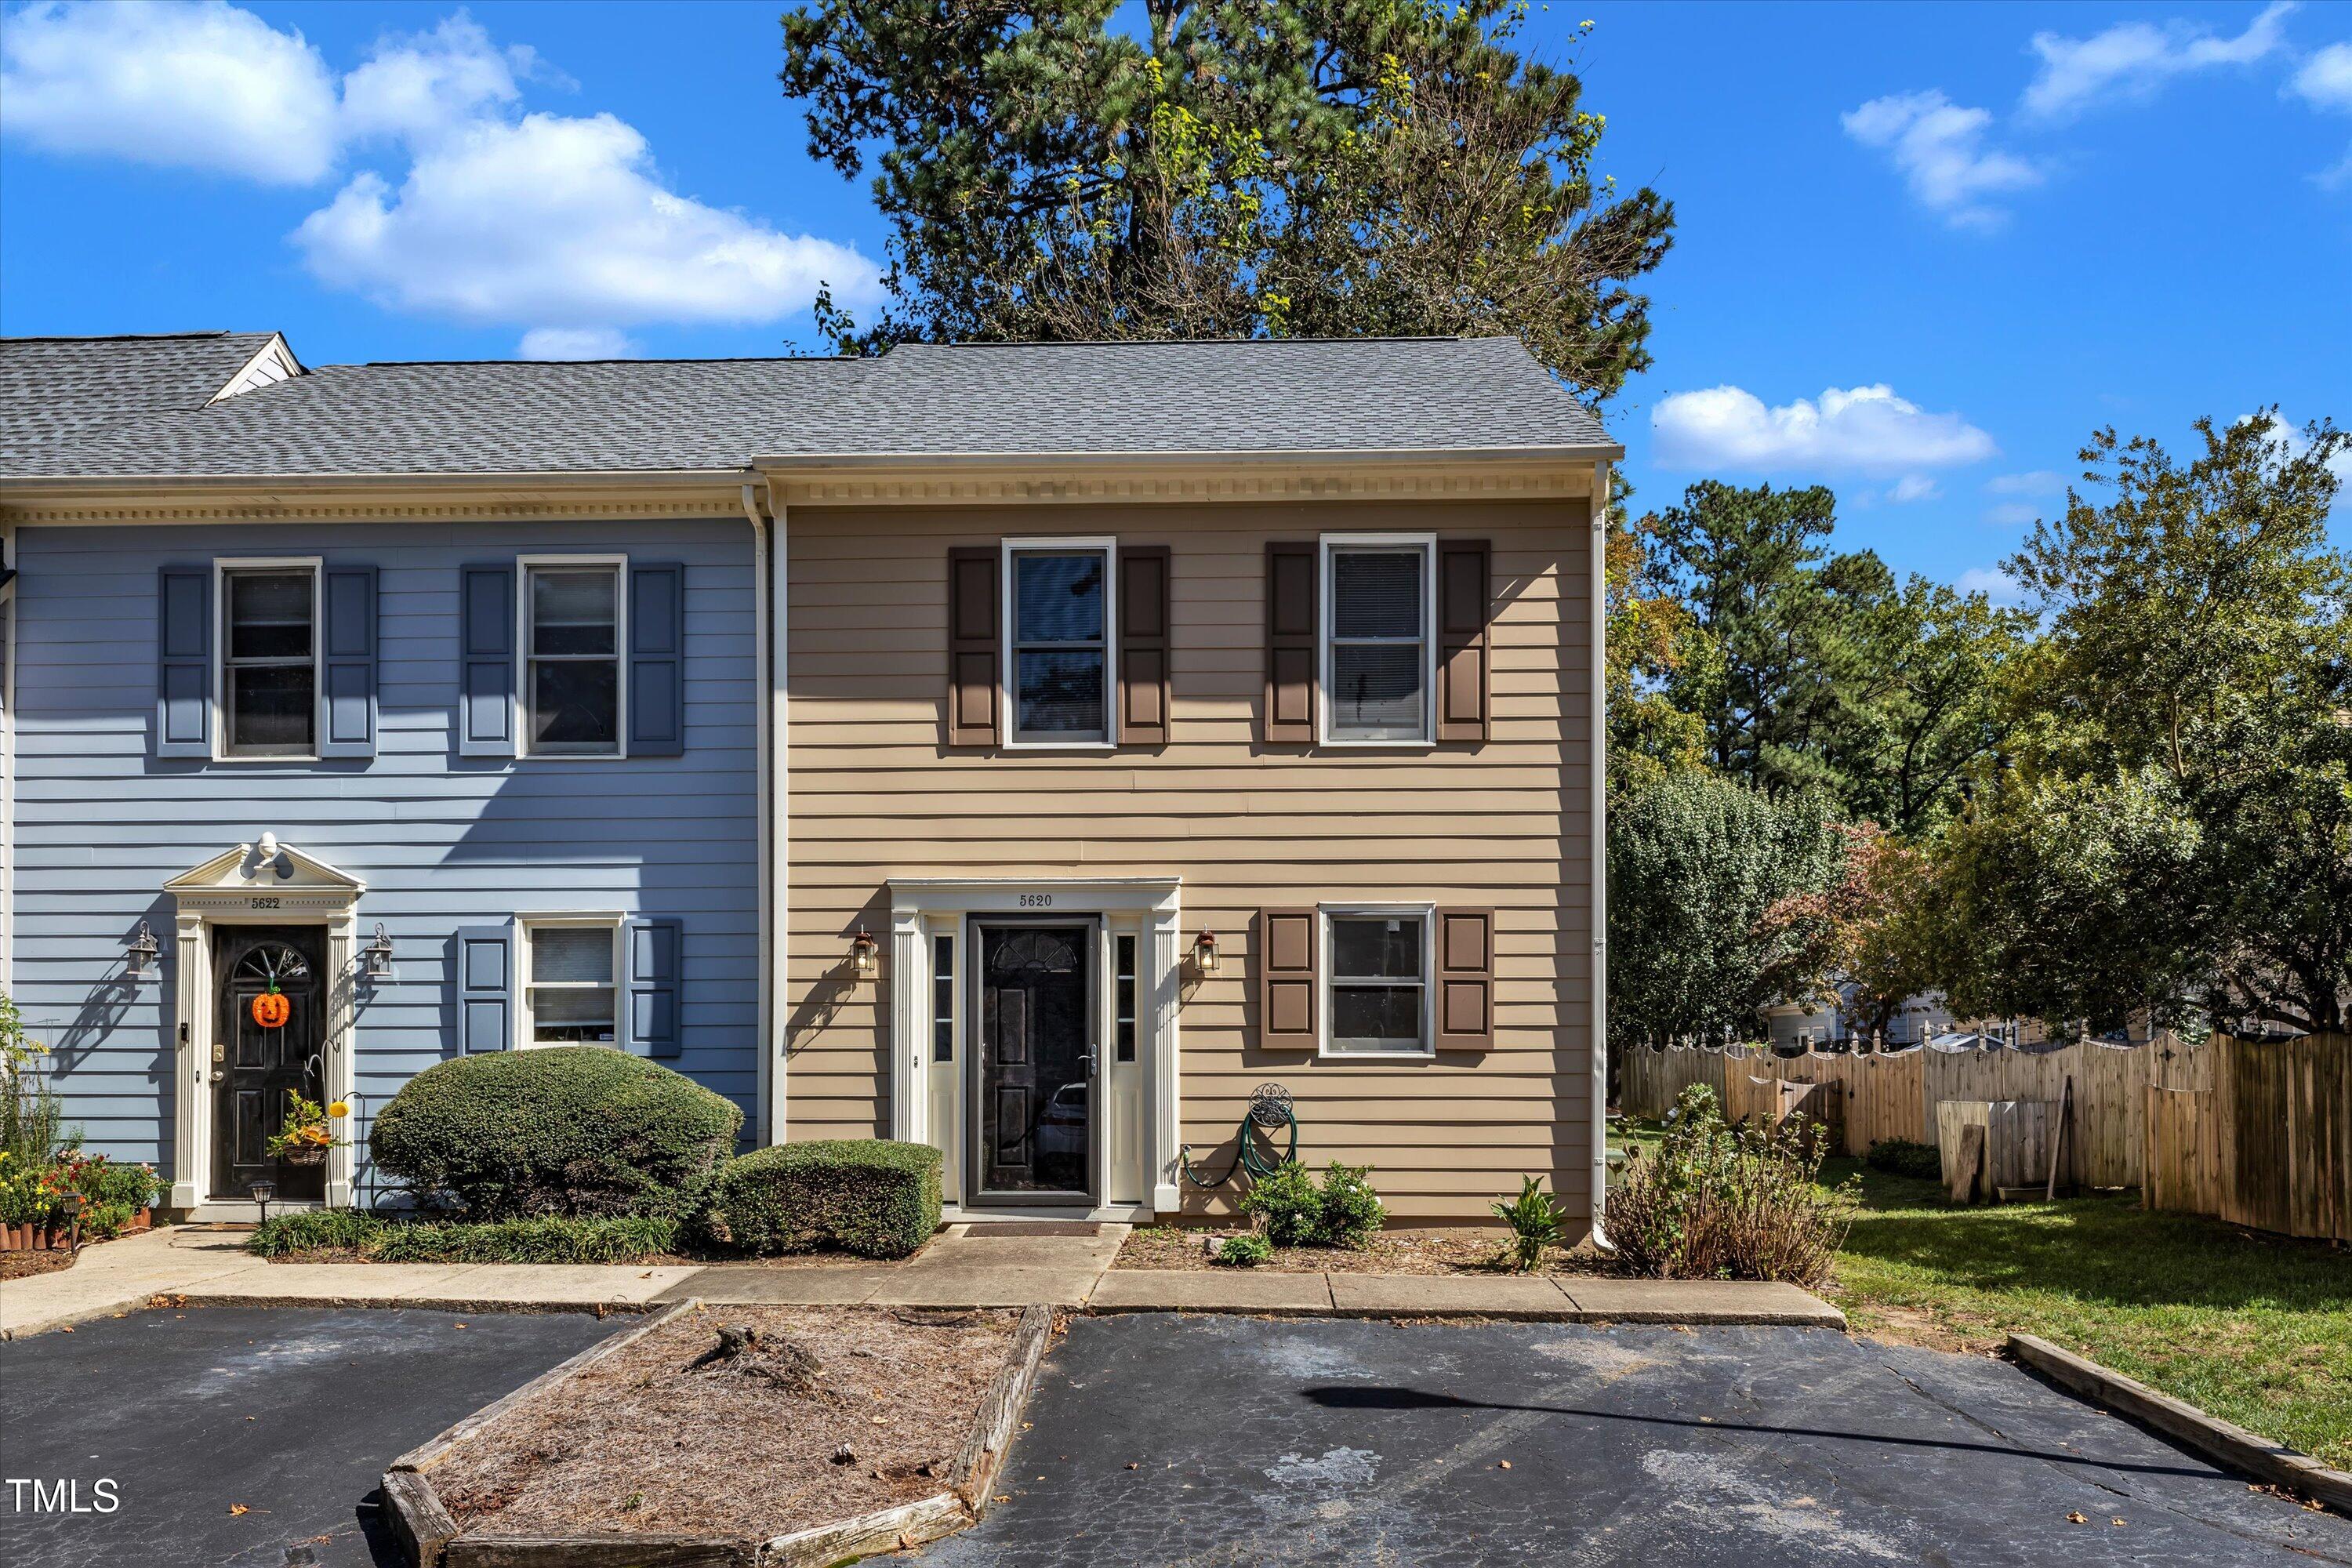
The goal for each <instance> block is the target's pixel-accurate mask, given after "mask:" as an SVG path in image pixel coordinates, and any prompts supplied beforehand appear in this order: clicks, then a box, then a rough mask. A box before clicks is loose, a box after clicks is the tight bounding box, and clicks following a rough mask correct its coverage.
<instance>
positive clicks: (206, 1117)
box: [171, 913, 213, 1209]
mask: <svg viewBox="0 0 2352 1568" xmlns="http://www.w3.org/2000/svg"><path fill="white" fill-rule="evenodd" d="M174 923H175V925H176V927H177V929H178V937H179V940H178V942H177V943H176V952H175V954H174V957H173V964H172V970H173V984H172V1010H173V1014H174V1015H175V1016H176V1017H177V1020H178V1026H177V1027H176V1029H175V1030H174V1031H173V1033H174V1034H175V1035H176V1036H177V1037H178V1038H177V1041H176V1043H175V1044H174V1046H173V1051H172V1062H173V1071H172V1097H173V1106H172V1196H171V1206H172V1207H173V1208H175V1209H191V1208H194V1207H195V1206H196V1205H198V1204H200V1203H202V1202H204V1201H205V1192H204V1186H205V1162H206V1158H207V1155H206V1151H205V1143H206V1142H207V1140H208V1138H209V1135H210V1132H211V1128H212V1085H211V1077H212V1057H213V1051H212V1044H213V1019H212V1009H211V1008H210V1007H208V1006H206V1005H205V1000H206V997H207V995H208V994H209V993H210V990H211V987H210V986H209V985H208V984H206V982H207V981H208V980H209V978H210V976H211V973H212V956H211V954H210V953H208V952H205V921H204V917H203V916H202V915H194V914H187V913H182V914H181V915H180V916H179V917H178V919H177V920H176V921H175V922H174Z"/></svg>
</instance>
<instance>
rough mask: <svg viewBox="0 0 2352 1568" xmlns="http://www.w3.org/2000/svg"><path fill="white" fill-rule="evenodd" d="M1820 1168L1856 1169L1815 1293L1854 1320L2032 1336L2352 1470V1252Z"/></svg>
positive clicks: (1902, 1334)
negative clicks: (1976, 1199)
mask: <svg viewBox="0 0 2352 1568" xmlns="http://www.w3.org/2000/svg"><path fill="white" fill-rule="evenodd" d="M1627 1131H1628V1135H1629V1136H1630V1138H1631V1139H1632V1140H1633V1141H1635V1142H1645V1143H1646V1142H1653V1141H1654V1135H1655V1132H1654V1128H1649V1127H1640V1126H1629V1127H1628V1130H1627ZM1644 1152H1647V1151H1644ZM1849 1175H1858V1176H1859V1177H1860V1179H1861V1194H1862V1210H1861V1212H1860V1214H1859V1215H1857V1216H1856V1217H1855V1220H1854V1223H1853V1229H1852V1231H1850V1232H1849V1233H1848V1235H1847V1237H1846V1241H1845V1246H1844V1247H1843V1249H1842V1250H1841V1251H1840V1252H1839V1255H1838V1260H1837V1266H1836V1270H1835V1273H1834V1275H1833V1277H1832V1280H1831V1283H1830V1285H1829V1287H1828V1288H1827V1289H1825V1290H1824V1292H1823V1293H1824V1294H1825V1295H1827V1296H1829V1297H1830V1298H1831V1299H1832V1300H1835V1301H1836V1302H1837V1304H1838V1305H1839V1306H1840V1307H1841V1308H1843V1310H1844V1311H1845V1313H1846V1316H1847V1318H1848V1320H1849V1321H1851V1322H1852V1323H1853V1329H1854V1331H1855V1332H1856V1333H1860V1334H1865V1335H1872V1336H1876V1337H1882V1338H1890V1339H1902V1340H1907V1341H1911V1342H1917V1343H1925V1344H1932V1345H1938V1346H1943V1347H1947V1348H1952V1349H1961V1348H1970V1349H1975V1348H1991V1347H1994V1346H1998V1345H1999V1344H2000V1342H2001V1340H2002V1337H2003V1336H2004V1335H2005V1334H2008V1333H2010V1332H2011V1331H2015V1332H2020V1333H2030V1334H2039V1335H2041V1336H2042V1338H2044V1339H2047V1340H2050V1341H2053V1342H2055V1343H2058V1344H2061V1345H2063V1346H2065V1347H2066V1348H2067V1349H2068V1350H2071V1351H2074V1352H2078V1353H2080V1354H2083V1355H2086V1356H2088V1357H2090V1358H2091V1359H2092V1360H2093V1361H2095V1362H2097V1363H2100V1364H2101V1365H2103V1366H2107V1367H2111V1368H2113V1369H2114V1370H2116V1371H2117V1372H2120V1373H2126V1374H2127V1375H2129V1376H2132V1377H2136V1378H2138V1379H2139V1380H2140V1381H2141V1382H2143V1383H2146V1384H2150V1385H2152V1386H2154V1387H2157V1388H2160V1389H2162V1390H2164V1392H2166V1393H2167V1394H2172V1395H2174V1396H2175V1397H2177V1398H2180V1399H2185V1400H2188V1401H2189V1403H2190V1404H2192V1405H2197V1406H2199V1407H2200V1408H2201V1409H2203V1410H2205V1411H2207V1412H2209V1413H2210V1414H2211V1415H2219V1416H2221V1417H2222V1418H2223V1419H2224V1420H2229V1421H2234V1422H2236V1423H2238V1424H2239V1425H2240V1426H2246V1427H2250V1428H2252V1430H2253V1431H2256V1432H2259V1433H2261V1434H2263V1436H2267V1437H2271V1438H2274V1439H2276V1440H2277V1441H2279V1442H2282V1443H2285V1444H2288V1445H2290V1446H2292V1447H2297V1448H2300V1449H2302V1450H2303V1451H2304V1452H2305V1453H2307V1454H2311V1455H2315V1456H2316V1457H2317V1458H2320V1459H2322V1460H2324V1461H2325V1462H2326V1463H2328V1464H2331V1465H2336V1466H2342V1467H2347V1468H2352V1252H2347V1251H2345V1250H2343V1249H2341V1248H2336V1247H2327V1246H2326V1245H2324V1244H2321V1243H2315V1242H2305V1241H2294V1240H2290V1239H2287V1238H2285V1237H2271V1236H2265V1235H2262V1234H2260V1233H2257V1232H2252V1231H2246V1230H2241V1229H2238V1228H2236V1227H2235V1226H2226V1225H2222V1224H2221V1223H2219V1222H2218V1221H2215V1220H2210V1219H2205V1218H2202V1217H2200V1216H2198V1215H2178V1214H2151V1213H2148V1212H2147V1211H2146V1210H2143V1209H2142V1208H2140V1206H2139V1204H2138V1199H2137V1194H2134V1195H2130V1196H2108V1197H2086V1198H2070V1199H2062V1200H2061V1201H2059V1202H2057V1203H2047V1204H2044V1203H2032V1204H2002V1205H1998V1206H1993V1207H1984V1206H1978V1207H1970V1208H1959V1207H1954V1206H1952V1205H1948V1204H1947V1203H1946V1202H1945V1201H1944V1197H1943V1194H1942V1191H1941V1190H1940V1189H1939V1188H1938V1187H1937V1185H1936V1184H1935V1183H1933V1182H1921V1181H1911V1180H1907V1179H1906V1178H1904V1177H1900V1176H1889V1175H1885V1174H1882V1173H1879V1172H1876V1171H1873V1170H1870V1169H1868V1168H1866V1167H1864V1166H1863V1165H1862V1163H1860V1162H1859V1161H1854V1160H1832V1161H1831V1162H1829V1163H1827V1164H1826V1165H1825V1166H1824V1168H1823V1170H1822V1176H1823V1178H1824V1179H1825V1180H1828V1181H1831V1182H1833V1183H1834V1182H1843V1181H1844V1180H1845V1179H1846V1178H1847V1177H1848V1176H1849Z"/></svg>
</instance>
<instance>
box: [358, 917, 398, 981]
mask: <svg viewBox="0 0 2352 1568" xmlns="http://www.w3.org/2000/svg"><path fill="white" fill-rule="evenodd" d="M360 957H361V958H362V960H363V961H364V962H365V963H366V965H367V976H368V978H369V979H371V980H382V979H383V977H384V976H385V975H387V974H390V973H392V938H390V937H389V936H386V935H385V934H384V930H383V921H376V922H375V940H374V941H373V942H370V943H368V944H367V946H365V947H363V948H362V949H361V950H360Z"/></svg>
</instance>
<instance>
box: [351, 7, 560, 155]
mask: <svg viewBox="0 0 2352 1568" xmlns="http://www.w3.org/2000/svg"><path fill="white" fill-rule="evenodd" d="M537 61H538V57H537V56H536V55H535V54H534V53H533V52H532V51H531V50H530V49H529V48H525V47H513V48H506V49H501V48H499V47H496V46H495V45H493V44H492V43H491V42H490V36H489V35H488V33H486V32H484V31H483V30H482V28H481V26H480V25H479V24H478V23H477V22H475V21H474V19H473V18H472V17H470V16H467V15H466V14H465V13H464V12H462V11H461V12H459V13H458V14H457V16H450V17H447V18H446V19H444V20H443V22H442V24H441V25H440V26H438V27H436V28H435V29H434V30H433V31H432V32H430V33H420V34H417V35H415V36H414V37H386V38H383V39H380V40H378V42H377V44H376V46H375V49H374V52H373V53H372V54H371V55H370V56H369V57H368V59H367V61H366V63H365V64H363V65H362V66H361V67H360V68H358V69H357V70H354V71H352V73H351V75H349V76H347V77H345V78H344V79H343V122H342V124H343V134H344V135H345V136H346V137H349V138H351V139H353V140H360V139H364V138H367V137H371V136H389V137H396V138H400V139H402V140H405V141H411V142H426V141H431V140H434V139H436V138H438V137H441V136H445V135H446V134H448V133H449V132H452V131H454V130H457V129H458V128H460V127H462V126H464V125H466V124H467V123H468V122H469V121H473V120H475V119H477V118H478V117H479V116H480V115H481V114H482V113H484V112H485V111H486V110H492V109H495V108H498V107H499V106H502V105H505V104H509V103H513V102H514V101H516V100H518V99H520V97H521V96H522V89H521V88H520V86H519V85H517V82H516V78H517V77H518V76H528V75H529V74H530V72H531V70H532V68H534V66H535V65H536V64H537Z"/></svg>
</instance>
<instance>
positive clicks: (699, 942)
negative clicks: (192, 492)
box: [14, 519, 759, 1197]
mask: <svg viewBox="0 0 2352 1568" xmlns="http://www.w3.org/2000/svg"><path fill="white" fill-rule="evenodd" d="M571 552H582V553H616V552H617V553H626V554H628V555H629V556H630V557H631V558H632V559H633V560H634V561H639V562H645V563H682V564H683V565H684V567H685V598H684V604H685V617H684V618H685V636H684V639H683V644H682V658H683V662H684V678H683V681H682V684H681V689H682V692H683V696H684V717H685V749H684V752H683V754H681V755H677V756H648V757H633V758H630V759H627V760H614V759H593V758H587V759H583V758H562V759H523V760H520V761H517V760H504V759H497V758H484V757H477V756H460V755H459V754H458V750H459V747H458V743H457V731H456V725H457V711H458V693H459V684H460V679H461V672H462V670H463V667H464V663H465V657H466V651H467V650H466V648H465V647H464V646H463V644H462V643H461V640H460V635H459V633H460V628H459V625H458V610H459V604H460V571H461V569H462V568H464V567H466V566H474V565H483V564H489V563H499V562H511V561H512V560H513V559H514V558H515V557H516V556H519V555H525V554H558V553H571ZM15 554H16V565H17V566H18V568H19V573H20V574H19V576H18V578H17V583H16V616H17V643H16V647H17V669H16V726H17V733H16V775H17V776H16V845H17V850H16V911H15V912H16V951H15V985H14V989H15V994H16V999H17V1003H18V1005H19V1006H20V1007H21V1008H22V1010H23V1013H24V1016H25V1018H26V1023H27V1025H28V1026H29V1028H30V1031H31V1032H32V1033H33V1035H34V1036H35V1037H37V1038H38V1039H40V1040H42V1041H43V1042H45V1043H46V1044H47V1046H48V1047H49V1048H50V1050H51V1052H52V1053H53V1054H52V1057H51V1058H50V1061H49V1064H48V1065H49V1076H50V1080H51V1082H52V1083H53V1084H54V1085H55V1087H56V1088H57V1089H58V1092H59V1093H60V1095H62V1096H63V1097H64V1099H65V1100H66V1104H67V1113H68V1117H69V1119H70V1120H72V1121H78V1122H79V1123H81V1124H82V1126H83V1127H84V1129H85V1130H86V1132H87V1143H88V1146H89V1147H90V1148H92V1149H95V1150H100V1151H103V1152H106V1153H107V1154H109V1155H110V1156H112V1157H114V1158H116V1159H124V1160H154V1161H157V1162H159V1163H165V1162H168V1161H169V1160H170V1159H171V1157H172V1154H173V1150H172V1147H171V1144H172V1137H173V1114H174V1108H173V1092H174V1090H173V1050H172V1047H171V1044H170V1041H171V1037H172V1032H173V1027H174V1026H175V1025H176V1023H177V1021H178V1020H177V1018H176V1017H175V1016H174V1013H173V985H174V984H175V981H174V965H175V955H174V952H173V945H174V944H173V921H172V914H173V911H172V908H171V901H170V900H168V899H167V898H166V897H165V896H164V894H163V883H164V881H165V880H166V879H170V878H172V877H174V876H177V875H179V874H180V873H181V872H183V871H184V870H186V869H188V868H190V867H192V866H194V865H197V864H199V863H200V862H202V861H205V860H206V859H209V858H212V857H213V856H215V855H217V854H219V853H220V852H221V851H222V850H224V849H226V848H229V847H232V846H234V845H236V844H239V843H250V842H252V841H253V840H254V839H255V838H256V837H257V836H258V835H260V834H261V833H264V832H272V833H275V834H277V835H278V838H279V839H280V840H282V841H283V842H285V843H287V844H289V845H292V846H294V847H298V848H299V849H302V850H304V851H305V852H307V853H309V854H311V855H314V856H317V857H318V858H320V859H322V860H325V861H328V862H330V863H331V864H332V865H335V866H338V867H340V868H342V869H343V870H345V871H347V872H349V873H350V874H352V876H355V877H358V878H361V879H363V880H364V881H365V882H366V884H367V892H366V893H365V895H363V896H362V899H361V900H360V904H359V910H358V914H359V931H360V935H361V942H362V945H364V943H365V942H366V941H367V940H368V938H369V937H370V936H371V935H372V934H373V931H374V929H375V925H376V922H377V921H382V922H383V925H384V928H385V930H386V931H387V932H388V933H389V934H390V936H391V938H392V942H393V948H394V973H393V976H392V977H391V978H390V979H388V980H383V981H378V982H375V983H373V984H368V983H366V982H362V984H361V985H360V987H359V989H358V996H359V1005H358V1009H357V1033H356V1036H355V1038H356V1042H357V1048H358V1054H357V1058H356V1077H357V1080H358V1088H359V1094H360V1104H359V1107H358V1108H357V1109H358V1110H359V1112H360V1125H359V1127H358V1128H357V1131H358V1132H359V1133H360V1134H361V1135H362V1138H363V1137H364V1134H365V1131H366V1118H367V1117H368V1116H369V1115H370V1114H372V1112H373V1110H374V1109H375V1108H378V1107H380V1106H382V1105H383V1102H384V1101H385V1100H389V1099H390V1098H391V1097H392V1095H393V1094H394V1091H396V1090H397V1089H399V1088H400V1086H401V1085H402V1084H403V1083H404V1082H405V1081H406V1080H407V1079H409V1078H410V1077H411V1076H413V1075H414V1074H415V1073H416V1072H418V1071H420V1070H421V1069H423V1068H426V1067H428V1066H430V1065H432V1064H433V1063H434V1062H436V1061H439V1060H442V1059H443V1058H446V1057H448V1056H451V1055H454V1054H456V1053H457V1050H458V1049H459V1047H458V1044H457V1008H458V1005H459V997H458V994H457V986H456V985H455V984H454V976H453V975H452V974H451V973H449V968H450V965H451V963H452V962H453V955H454V952H455V941H454V939H455V936H456V933H457V931H458V930H459V928H461V927H475V926H480V925H484V924H496V923H501V922H504V921H507V920H508V919H509V917H511V916H514V915H517V914H522V915H530V914H560V913H576V912H584V911H593V912H597V913H607V912H609V913H614V914H619V915H624V916H629V917H643V918H646V919H649V920H655V921H677V922H678V926H677V929H678V931H679V933H680V935H681V938H682V942H681V949H682V951H681V953H680V955H679V956H680V973H679V984H678V988H677V1025H678V1036H679V1050H678V1054H677V1056H676V1057H675V1058H665V1061H666V1064H667V1065H669V1066H673V1067H676V1068H678V1069H679V1070H681V1071H683V1072H685V1073H687V1074H688V1075H690V1076H691V1077H693V1078H695V1079H698V1080H699V1081H701V1082H703V1083H705V1084H708V1085H709V1087H710V1088H712V1089H717V1090H718V1091H719V1092H720V1093H722V1094H725V1095H728V1096H729V1097H730V1098H731V1099H733V1100H736V1101H737V1102H738V1103H739V1104H740V1105H741V1106H742V1107H743V1109H744V1113H745V1115H744V1122H745V1128H746V1134H747V1136H748V1135H749V1130H750V1128H751V1112H752V1100H753V1096H754V1090H755V1087H756V1079H757V1073H758V1066H757V1057H756V1050H757V1039H756V1037H757V1032H758V1016H757V1014H758V967H757V966H758V940H757V932H758V915H757V907H758V896H759V887H758V864H759V857H758V851H757V837H756V834H757V810H758V807H757V802H756V798H755V797H756V793H757V777H758V773H757V770H758V756H757V750H756V748H757V734H756V729H755V724H756V711H757V710H756V707H755V704H756V700H757V697H756V693H757V689H758V681H757V678H756V671H755V670H754V668H753V661H752V649H753V647H754V626H753V592H752V569H751V542H750V533H749V530H748V529H747V528H746V527H745V526H744V524H743V522H742V521H741V520H740V519H733V520H718V519H714V520H711V521H664V522H657V523H656V522H609V523H547V524H541V523H507V522H480V523H455V524H435V523H424V524H420V523H385V524H368V523H351V524H334V525H318V524H308V523H304V524H292V523H288V524H250V525H241V526H220V527H211V526H206V527H188V526H175V527H152V528H149V527H108V528H79V527H76V528H67V527H31V526H28V527H24V528H21V529H19V530H18V531H17V535H16V552H15ZM238 555H318V556H320V557H322V558H323V559H324V562H325V564H326V566H327V567H328V568H329V569H330V570H332V569H335V568H339V567H369V568H373V569H374V572H375V574H376V595H377V605H378V619H377V625H376V637H375V644H374V647H373V661H374V666H375V676H376V679H375V693H376V701H375V711H374V714H373V720H374V725H375V742H376V754H375V755H374V756H373V757H367V758H352V759H342V760H328V761H320V762H316V763H268V762H237V763H212V762H205V761H196V760H176V759H168V758H167V759H159V758H157V757H156V756H155V755H154V745H153V741H152V730H153V726H154V725H155V724H156V722H157V721H158V701H157V684H158V681H157V671H158V659H159V654H160V651H161V650H159V647H158V636H159V605H158V595H159V588H160V584H162V583H163V568H164V567H165V566H167V565H169V566H180V565H186V564H194V563H209V562H210V561H211V560H212V559H213V558H215V557H218V556H238ZM142 920H144V921H148V922H149V923H150V924H151V925H152V927H153V929H154V931H155V932H156V935H157V937H158V939H159V940H160V942H162V944H163V965H162V971H163V973H162V974H161V975H160V976H159V977H152V978H150V979H148V980H146V981H144V982H142V983H140V984H137V985H135V986H134V985H131V984H126V983H124V981H123V979H122V974H123V963H122V950H123V944H124V943H125V942H128V941H129V940H130V938H131V934H132V933H133V932H134V931H137V929H138V927H139V922H140V921H142ZM622 979H623V983H624V984H625V977H622ZM361 1152H362V1161H364V1153H365V1150H364V1146H363V1145H362V1151H361ZM360 1179H361V1183H362V1197H364V1195H365V1193H366V1190H367V1189H366V1182H367V1179H368V1173H367V1171H366V1169H365V1166H364V1163H362V1170H361V1173H360Z"/></svg>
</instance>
